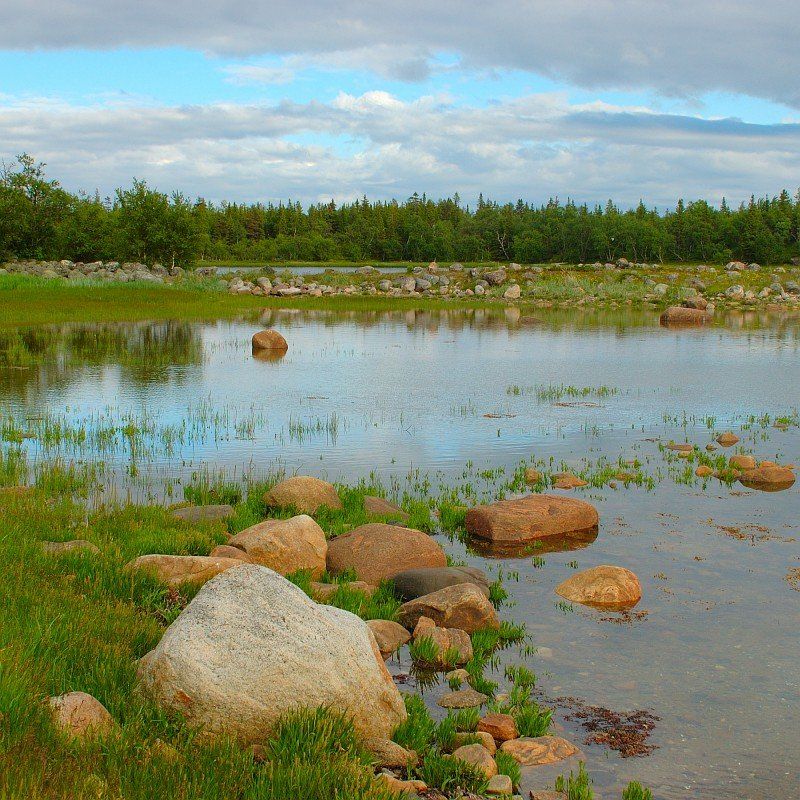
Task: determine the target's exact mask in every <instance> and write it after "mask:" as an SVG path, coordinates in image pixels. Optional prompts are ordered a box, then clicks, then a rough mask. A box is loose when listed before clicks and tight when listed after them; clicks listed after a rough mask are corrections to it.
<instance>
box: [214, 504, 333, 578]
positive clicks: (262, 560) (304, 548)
mask: <svg viewBox="0 0 800 800" xmlns="http://www.w3.org/2000/svg"><path fill="white" fill-rule="evenodd" d="M229 544H230V545H231V546H232V547H238V548H239V549H240V550H244V552H245V553H247V555H248V556H249V557H250V560H251V561H252V562H253V563H255V564H261V565H263V566H265V567H269V568H270V569H272V570H275V572H277V573H279V574H281V575H291V574H292V573H293V572H297V570H301V569H305V570H310V572H311V575H312V577H314V578H317V577H319V576H320V575H322V573H323V572H325V566H326V559H327V555H328V542H327V541H326V539H325V532H324V531H323V530H322V528H320V526H319V525H317V523H316V522H314V520H313V519H312V518H311V517H309V516H308V514H300V515H298V516H296V517H291V519H267V520H264V522H259V523H258V524H257V525H252V526H251V527H249V528H246V529H245V530H243V531H241V533H237V534H236V536H234V537H233V538H232V539H231V540H230V542H229Z"/></svg>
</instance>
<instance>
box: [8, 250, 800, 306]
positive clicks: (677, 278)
mask: <svg viewBox="0 0 800 800" xmlns="http://www.w3.org/2000/svg"><path fill="white" fill-rule="evenodd" d="M4 274H23V275H31V276H36V277H40V278H44V279H49V280H63V281H69V282H72V281H81V282H88V283H95V282H115V283H129V282H149V283H155V284H158V283H161V284H165V283H166V284H181V283H186V282H188V281H192V282H194V283H198V282H199V283H202V284H206V285H211V286H213V287H215V288H217V289H219V290H220V291H226V292H228V293H230V294H234V295H250V296H256V297H278V298H295V297H330V296H339V295H341V296H345V297H347V296H355V297H378V296H383V297H390V298H391V297H396V298H409V297H411V298H413V297H425V298H439V299H446V300H472V301H475V300H480V299H486V300H491V301H495V302H506V303H528V304H534V305H537V306H544V307H547V306H552V305H558V306H583V305H594V304H610V305H612V306H614V305H631V304H633V303H637V302H639V303H650V304H652V305H654V306H665V305H670V304H674V303H682V302H684V301H687V300H688V301H691V300H692V298H697V297H701V298H703V299H704V300H705V301H706V302H707V304H709V310H710V311H713V308H714V306H719V305H724V306H726V307H736V306H745V307H749V306H765V305H774V306H776V307H777V308H792V307H797V306H798V305H800V282H799V281H800V268H798V267H797V266H777V267H762V266H760V265H759V264H744V263H742V262H737V261H733V262H730V263H728V264H726V265H724V266H709V265H696V266H681V267H678V268H674V269H669V268H665V267H664V266H663V265H658V264H637V263H631V262H629V261H627V260H626V259H619V260H617V261H616V262H615V263H606V264H601V263H595V264H575V265H564V264H553V265H534V266H522V265H520V264H514V263H512V264H509V265H507V266H498V267H493V268H481V267H470V268H468V267H464V266H463V265H461V264H458V263H454V264H450V265H447V266H443V265H439V264H437V263H436V262H432V263H430V264H428V265H427V266H426V267H423V266H415V267H409V268H407V269H406V270H405V271H403V270H401V269H398V271H397V272H392V273H387V272H385V271H381V270H378V269H377V268H376V267H372V266H362V267H357V268H355V269H354V270H352V271H350V270H332V269H325V265H324V264H321V265H320V272H319V274H316V275H307V276H303V275H293V274H292V273H291V270H290V269H279V270H276V269H275V268H272V267H264V268H263V269H262V270H255V271H244V270H241V271H239V272H230V273H225V274H222V273H218V272H217V268H215V267H205V266H204V267H198V268H197V269H194V270H184V269H183V268H181V267H178V266H173V267H171V268H167V267H164V266H162V265H161V264H153V265H150V266H148V265H146V264H142V263H119V262H105V263H104V262H100V261H97V262H93V263H90V264H84V263H74V262H72V261H58V262H32V261H26V262H12V263H8V264H6V265H5V266H4V267H2V268H0V275H4Z"/></svg>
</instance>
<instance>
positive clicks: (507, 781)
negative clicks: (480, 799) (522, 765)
mask: <svg viewBox="0 0 800 800" xmlns="http://www.w3.org/2000/svg"><path fill="white" fill-rule="evenodd" d="M513 793H514V784H513V782H512V780H511V778H509V777H508V775H493V776H492V777H491V778H490V779H489V783H488V785H487V786H486V794H487V795H490V796H492V797H495V796H500V797H505V796H506V795H511V794H513Z"/></svg>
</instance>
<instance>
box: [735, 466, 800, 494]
mask: <svg viewBox="0 0 800 800" xmlns="http://www.w3.org/2000/svg"><path fill="white" fill-rule="evenodd" d="M739 480H740V481H741V482H742V484H743V485H744V486H747V487H748V488H749V489H760V490H761V491H763V492H780V491H782V490H783V489H788V488H790V487H791V486H792V485H793V484H794V481H795V477H794V473H793V472H792V471H791V470H790V469H789V468H788V467H756V469H748V470H745V471H744V472H743V473H742V474H741V475H740V476H739Z"/></svg>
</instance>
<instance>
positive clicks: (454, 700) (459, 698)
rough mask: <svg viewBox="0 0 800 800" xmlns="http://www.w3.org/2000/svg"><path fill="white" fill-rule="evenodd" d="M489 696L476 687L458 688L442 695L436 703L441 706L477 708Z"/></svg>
mask: <svg viewBox="0 0 800 800" xmlns="http://www.w3.org/2000/svg"><path fill="white" fill-rule="evenodd" d="M488 699H489V698H488V697H487V696H486V695H485V694H481V693H480V692H476V691H475V690H474V689H458V690H457V691H455V692H448V693H447V694H445V695H443V696H442V697H440V698H439V699H438V700H437V701H436V704H437V705H438V706H440V707H441V708H477V707H478V706H482V705H483V704H484V703H485V702H486V701H487V700H488Z"/></svg>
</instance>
